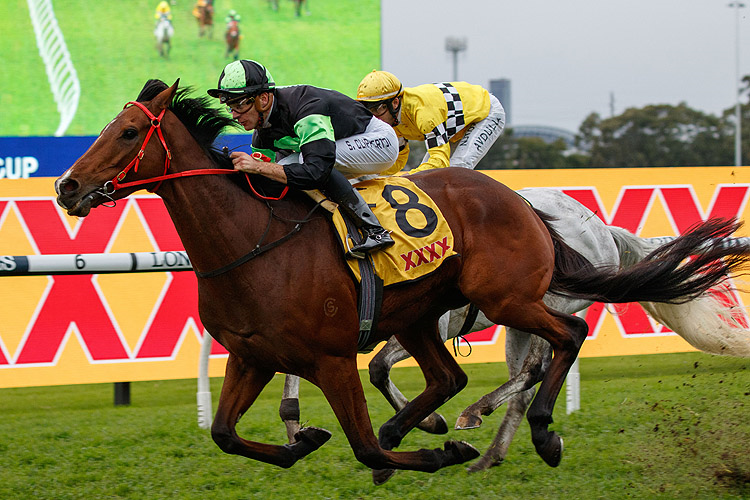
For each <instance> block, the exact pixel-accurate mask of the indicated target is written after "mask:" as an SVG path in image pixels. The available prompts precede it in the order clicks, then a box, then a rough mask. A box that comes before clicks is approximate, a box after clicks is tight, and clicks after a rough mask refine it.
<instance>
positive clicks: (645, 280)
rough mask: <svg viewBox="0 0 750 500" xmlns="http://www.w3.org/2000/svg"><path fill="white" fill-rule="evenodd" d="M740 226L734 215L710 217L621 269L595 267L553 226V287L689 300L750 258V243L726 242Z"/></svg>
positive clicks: (581, 294)
mask: <svg viewBox="0 0 750 500" xmlns="http://www.w3.org/2000/svg"><path fill="white" fill-rule="evenodd" d="M740 225H741V224H740V223H739V222H737V221H736V220H735V219H731V220H726V219H711V220H709V221H706V222H703V223H701V224H697V225H695V226H693V227H692V228H691V229H690V230H688V231H687V232H686V233H685V234H683V235H682V236H679V237H677V238H675V239H674V240H673V241H671V242H669V243H666V244H664V245H662V246H659V247H657V248H656V249H654V250H653V251H651V253H649V254H648V255H646V256H645V257H644V258H643V259H642V260H641V261H639V262H637V263H634V264H633V265H631V266H630V267H626V268H622V269H620V268H617V267H614V266H607V267H594V266H593V264H591V263H590V262H588V261H587V260H586V259H585V258H584V257H583V256H582V255H580V254H579V253H578V252H576V251H575V250H573V249H572V248H570V247H569V246H568V245H567V244H565V242H564V241H563V240H562V238H561V237H560V236H559V235H558V234H556V233H555V232H554V231H550V235H551V236H552V239H553V242H554V244H555V272H554V274H553V277H552V283H551V284H550V291H551V292H553V293H559V294H561V295H566V296H570V297H576V298H581V299H587V300H593V301H597V302H608V303H624V302H668V303H673V304H680V303H685V302H688V301H690V300H693V299H695V298H696V297H699V296H700V295H702V294H703V293H705V292H706V291H707V290H708V289H710V288H712V287H714V286H716V285H718V284H720V283H722V282H723V281H725V280H726V279H727V278H728V277H729V276H730V275H731V274H734V273H736V272H737V271H738V270H739V269H740V268H741V267H743V266H744V265H745V264H747V263H748V261H750V243H747V242H742V243H738V244H728V243H727V240H728V239H730V236H731V234H732V233H733V232H734V231H736V230H737V229H738V228H739V227H740ZM548 227H549V225H548Z"/></svg>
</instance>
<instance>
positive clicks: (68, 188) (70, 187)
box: [60, 179, 78, 193]
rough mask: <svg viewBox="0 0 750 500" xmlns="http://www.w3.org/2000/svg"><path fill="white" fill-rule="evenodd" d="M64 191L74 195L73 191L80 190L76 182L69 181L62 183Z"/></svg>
mask: <svg viewBox="0 0 750 500" xmlns="http://www.w3.org/2000/svg"><path fill="white" fill-rule="evenodd" d="M60 187H61V188H62V190H63V191H65V192H66V193H72V192H73V191H75V190H77V189H78V183H77V182H76V181H74V180H71V179H67V180H65V181H63V182H62V184H61V186H60Z"/></svg>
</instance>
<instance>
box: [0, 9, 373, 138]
mask: <svg viewBox="0 0 750 500" xmlns="http://www.w3.org/2000/svg"><path fill="white" fill-rule="evenodd" d="M157 3H158V1H156V0H149V1H146V0H126V1H110V0H105V1H101V2H91V1H88V0H65V1H59V2H54V3H53V5H54V10H55V14H56V17H57V19H58V22H59V25H60V28H61V30H62V33H63V36H64V37H65V42H66V45H67V47H68V49H69V51H70V54H71V59H72V61H73V64H74V66H75V68H76V71H77V73H78V78H79V80H80V83H81V99H80V103H79V106H78V112H77V114H76V116H75V118H74V119H73V122H72V123H71V125H70V127H69V128H68V130H67V132H66V135H97V134H98V133H99V132H100V131H101V129H102V128H103V127H104V126H105V125H106V124H107V123H108V122H109V120H111V119H112V117H113V116H114V115H115V114H116V113H117V112H118V111H119V109H121V108H122V106H123V105H124V104H125V103H126V102H127V101H130V100H133V99H135V98H136V97H137V96H138V92H139V91H140V89H141V88H142V87H143V84H144V83H145V82H146V80H148V79H149V78H160V79H162V80H164V81H166V82H167V83H169V84H171V83H173V82H174V81H175V80H176V79H177V78H180V83H181V85H187V86H192V87H195V88H196V89H197V90H200V91H201V92H203V91H205V89H207V88H209V87H212V86H215V85H216V81H217V80H218V77H219V74H220V73H221V70H222V68H223V67H224V65H225V64H227V63H228V62H230V61H229V60H228V59H225V58H224V52H225V43H224V39H223V33H224V17H225V15H226V12H227V11H228V10H229V9H230V8H233V9H236V10H237V11H238V12H239V13H240V14H241V16H242V23H241V27H242V33H243V37H244V38H243V40H242V42H241V48H240V56H241V57H243V58H246V59H255V60H258V61H260V62H262V63H263V64H265V65H266V66H267V67H268V68H269V70H270V71H271V73H272V74H273V76H274V78H275V79H276V83H277V84H279V85H290V84H299V83H309V84H314V85H318V86H322V87H327V88H333V89H336V90H339V91H341V92H344V93H346V94H348V95H351V96H353V95H354V94H355V93H356V88H357V84H358V83H359V81H360V80H361V79H362V77H363V76H364V75H365V74H367V72H368V71H371V70H372V69H374V68H376V67H378V66H379V64H380V43H379V39H380V4H379V2H378V1H377V0H362V1H357V2H351V1H346V2H340V1H336V0H314V1H311V2H310V10H311V14H310V15H309V16H307V15H304V14H303V15H302V16H301V17H299V18H297V17H295V15H294V11H293V7H292V2H290V1H289V0H279V5H280V8H279V11H278V12H274V11H272V10H271V9H270V7H269V4H268V2H266V1H263V0H245V1H240V0H216V1H215V2H214V4H215V6H216V22H215V29H214V36H213V38H212V39H206V38H199V37H198V27H197V23H196V21H195V19H194V18H193V16H192V13H191V11H192V6H193V4H194V2H192V1H190V2H188V1H184V0H179V1H178V2H177V5H175V6H173V7H172V11H173V16H174V19H173V24H174V26H175V36H174V39H173V47H172V52H171V56H170V58H169V59H168V60H164V59H162V58H161V57H159V55H158V54H157V51H156V47H155V42H154V37H153V29H154V11H155V8H156V5H157ZM0 33H2V36H0V59H2V61H3V71H2V72H0V116H1V117H2V119H0V136H27V135H52V134H53V133H54V132H55V130H56V128H57V126H58V123H59V115H58V113H57V108H56V105H55V103H54V100H53V97H52V93H51V91H50V86H49V83H48V82H47V76H46V73H45V69H44V65H43V63H42V59H41V58H40V57H39V54H38V51H37V48H36V42H35V38H34V33H33V30H32V27H31V21H30V20H29V9H28V5H27V2H26V1H25V0H3V1H2V2H0Z"/></svg>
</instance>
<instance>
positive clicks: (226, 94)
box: [208, 59, 276, 104]
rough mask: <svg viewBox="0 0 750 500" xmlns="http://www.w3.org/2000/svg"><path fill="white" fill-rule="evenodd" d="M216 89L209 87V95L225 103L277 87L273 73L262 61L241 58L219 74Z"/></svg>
mask: <svg viewBox="0 0 750 500" xmlns="http://www.w3.org/2000/svg"><path fill="white" fill-rule="evenodd" d="M217 87H218V88H216V89H209V90H208V95H210V96H211V97H217V98H219V100H220V101H221V102H222V104H223V103H226V102H227V101H234V100H235V99H237V98H242V97H252V96H255V95H258V94H260V93H261V92H266V91H269V90H273V89H275V88H276V83H275V82H274V81H273V77H272V76H271V73H269V72H268V70H267V69H266V68H265V66H263V65H262V64H260V63H257V62H255V61H249V60H247V59H241V60H239V61H234V62H231V63H229V64H227V65H226V66H225V67H224V71H222V72H221V76H219V83H218V85H217Z"/></svg>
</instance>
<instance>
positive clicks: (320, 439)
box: [294, 427, 331, 450]
mask: <svg viewBox="0 0 750 500" xmlns="http://www.w3.org/2000/svg"><path fill="white" fill-rule="evenodd" d="M329 439H331V433H330V432H328V431H327V430H325V429H321V428H320V427H304V428H302V429H300V431H299V432H298V433H297V434H295V435H294V441H295V442H305V443H308V444H310V445H312V446H313V449H314V450H317V449H318V448H320V447H321V446H323V445H324V444H325V443H326V441H328V440H329Z"/></svg>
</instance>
